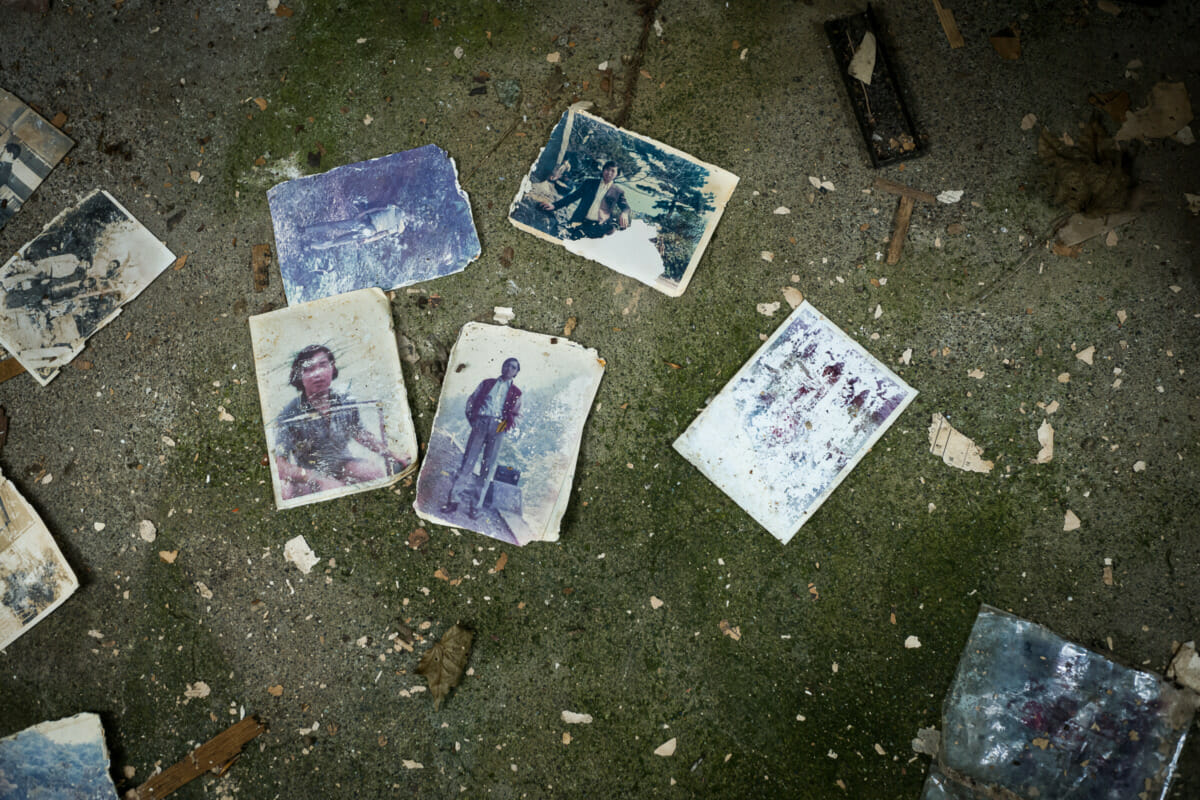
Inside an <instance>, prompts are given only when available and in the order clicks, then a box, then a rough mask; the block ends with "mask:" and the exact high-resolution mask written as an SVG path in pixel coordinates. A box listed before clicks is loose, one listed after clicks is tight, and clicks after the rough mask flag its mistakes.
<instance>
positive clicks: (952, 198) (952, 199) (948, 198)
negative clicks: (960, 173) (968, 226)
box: [937, 189, 966, 206]
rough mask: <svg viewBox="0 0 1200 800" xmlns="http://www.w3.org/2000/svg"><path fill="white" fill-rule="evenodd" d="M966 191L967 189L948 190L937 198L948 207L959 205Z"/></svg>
mask: <svg viewBox="0 0 1200 800" xmlns="http://www.w3.org/2000/svg"><path fill="white" fill-rule="evenodd" d="M964 191H966V190H965V189H947V190H945V191H944V192H941V193H939V194H938V196H937V199H938V202H939V203H945V204H946V205H948V206H949V205H953V204H955V203H957V202H958V201H959V200H962V196H963V192H964Z"/></svg>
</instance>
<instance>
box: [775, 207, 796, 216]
mask: <svg viewBox="0 0 1200 800" xmlns="http://www.w3.org/2000/svg"><path fill="white" fill-rule="evenodd" d="M773 213H775V214H779V215H783V214H790V213H792V210H791V209H790V208H788V207H787V206H779V208H776V209H775V211H774V212H773Z"/></svg>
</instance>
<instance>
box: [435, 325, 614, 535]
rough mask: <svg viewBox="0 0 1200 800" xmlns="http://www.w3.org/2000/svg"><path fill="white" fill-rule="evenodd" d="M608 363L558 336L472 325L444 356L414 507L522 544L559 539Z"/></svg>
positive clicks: (447, 522) (439, 518)
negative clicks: (579, 455)
mask: <svg viewBox="0 0 1200 800" xmlns="http://www.w3.org/2000/svg"><path fill="white" fill-rule="evenodd" d="M603 371H604V366H603V364H602V362H601V361H600V360H599V359H598V357H597V355H596V351H595V350H590V349H587V348H585V347H582V346H581V345H578V344H575V343H574V342H571V341H569V340H567V339H565V338H562V337H551V336H545V335H543V334H538V333H529V332H527V331H521V330H517V329H515V328H509V327H506V326H496V325H483V324H480V323H468V324H467V325H466V326H464V327H463V330H462V332H461V333H460V335H459V338H458V341H457V342H456V343H455V345H454V349H453V351H452V352H451V353H450V362H449V365H448V367H447V370H446V378H445V380H444V382H443V383H442V395H441V398H440V400H439V402H438V410H437V415H436V417H435V418H434V421H433V431H432V433H431V434H430V441H429V447H428V450H427V452H426V455H425V461H424V463H423V464H422V467H421V474H420V476H419V477H418V479H417V499H416V502H415V503H414V507H415V508H416V510H417V514H418V515H419V516H420V517H422V518H423V519H428V520H431V521H434V522H440V523H442V524H445V525H454V526H456V527H460V528H467V529H469V530H473V531H476V532H478V533H483V534H485V535H487V536H491V537H493V538H496V539H500V540H501V541H505V542H509V543H511V544H516V545H524V544H526V543H528V542H530V541H536V540H554V539H557V538H558V526H559V522H560V521H561V519H562V515H563V512H564V511H565V510H566V503H567V500H568V498H569V493H570V488H571V481H572V479H573V477H574V473H575V457H576V454H577V453H578V451H579V440H580V437H581V435H582V432H583V425H584V422H585V421H586V419H587V415H588V412H589V411H590V409H591V403H592V399H593V397H594V396H595V393H596V389H597V388H598V387H599V385H600V377H601V375H602V374H603Z"/></svg>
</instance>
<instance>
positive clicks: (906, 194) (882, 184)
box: [875, 178, 937, 264]
mask: <svg viewBox="0 0 1200 800" xmlns="http://www.w3.org/2000/svg"><path fill="white" fill-rule="evenodd" d="M875 188H876V189H879V190H880V191H883V192H887V193H888V194H894V195H899V197H900V202H899V203H898V204H897V205H896V217H895V220H894V221H893V223H892V238H891V241H890V242H888V252H887V263H889V264H895V263H896V262H898V261H899V260H900V251H901V249H902V248H903V247H904V238H905V237H906V236H908V225H909V222H910V221H911V220H912V214H913V208H914V207H915V205H916V202H917V201H918V200H919V201H921V202H922V203H930V204H934V203H936V202H937V198H936V197H935V196H934V195H932V194H930V193H929V192H922V191H920V190H919V189H913V188H911V187H909V186H904V185H903V184H899V183H896V182H895V181H889V180H887V179H886V178H876V179H875Z"/></svg>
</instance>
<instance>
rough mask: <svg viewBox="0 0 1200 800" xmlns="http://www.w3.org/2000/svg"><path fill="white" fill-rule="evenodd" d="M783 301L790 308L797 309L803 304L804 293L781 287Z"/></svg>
mask: <svg viewBox="0 0 1200 800" xmlns="http://www.w3.org/2000/svg"><path fill="white" fill-rule="evenodd" d="M783 299H784V300H786V301H787V304H788V305H789V306H790V307H791V308H797V307H798V306H799V305H800V304H801V303H803V302H804V293H803V292H801V291H800V290H799V289H797V288H796V287H794V286H785V287H783Z"/></svg>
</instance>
